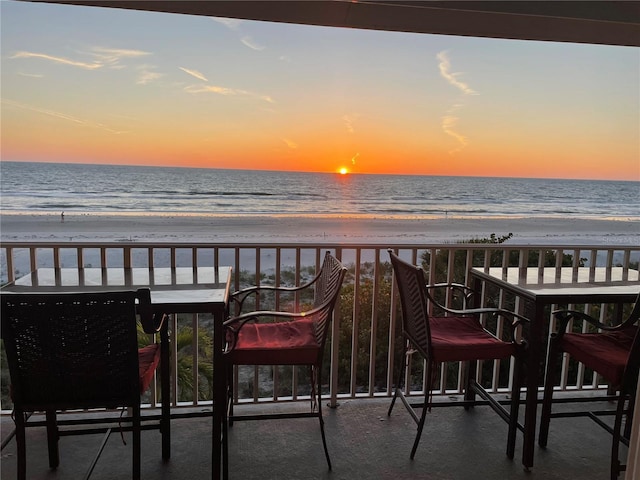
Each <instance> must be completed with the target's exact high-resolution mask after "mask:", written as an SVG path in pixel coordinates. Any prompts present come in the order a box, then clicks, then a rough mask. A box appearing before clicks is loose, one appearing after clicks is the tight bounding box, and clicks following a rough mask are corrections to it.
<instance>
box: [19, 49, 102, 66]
mask: <svg viewBox="0 0 640 480" xmlns="http://www.w3.org/2000/svg"><path fill="white" fill-rule="evenodd" d="M9 58H11V59H14V58H41V59H43V60H48V61H50V62H54V63H60V64H62V65H69V66H72V67H78V68H84V69H85V70H96V69H98V68H102V67H103V66H104V64H103V63H100V62H94V63H87V62H78V61H75V60H70V59H68V58H64V57H56V56H53V55H47V54H46V53H35V52H17V53H16V54H14V55H12V56H11V57H9Z"/></svg>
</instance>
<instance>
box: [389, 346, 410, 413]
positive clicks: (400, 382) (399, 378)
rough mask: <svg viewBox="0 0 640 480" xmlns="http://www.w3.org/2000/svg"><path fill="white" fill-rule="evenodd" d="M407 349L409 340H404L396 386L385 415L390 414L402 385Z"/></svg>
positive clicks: (407, 359)
mask: <svg viewBox="0 0 640 480" xmlns="http://www.w3.org/2000/svg"><path fill="white" fill-rule="evenodd" d="M408 349H409V340H407V341H406V343H405V346H404V352H402V364H401V365H400V374H399V375H398V380H397V382H396V388H395V389H394V391H393V398H392V399H391V405H389V410H388V411H387V417H390V416H391V412H392V411H393V406H394V405H395V404H396V399H397V398H398V393H399V392H400V389H401V388H402V386H403V381H402V379H403V378H404V372H405V371H406V368H408V367H407V364H408V363H409V355H407V351H408Z"/></svg>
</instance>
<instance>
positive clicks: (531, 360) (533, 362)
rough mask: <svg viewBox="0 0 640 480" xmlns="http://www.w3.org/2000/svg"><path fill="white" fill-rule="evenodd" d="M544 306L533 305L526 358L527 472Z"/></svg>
mask: <svg viewBox="0 0 640 480" xmlns="http://www.w3.org/2000/svg"><path fill="white" fill-rule="evenodd" d="M543 326H544V305H539V304H538V303H536V304H535V308H534V315H533V318H532V319H531V325H530V327H529V339H528V342H529V345H528V348H527V350H528V351H527V358H526V376H527V378H526V385H527V388H526V390H527V394H526V400H525V413H524V442H523V447H522V465H524V467H525V468H526V469H527V470H528V469H529V468H531V467H533V454H534V451H535V439H536V414H537V408H538V375H539V366H540V359H541V350H542V344H543V342H542V335H543V332H544V328H543Z"/></svg>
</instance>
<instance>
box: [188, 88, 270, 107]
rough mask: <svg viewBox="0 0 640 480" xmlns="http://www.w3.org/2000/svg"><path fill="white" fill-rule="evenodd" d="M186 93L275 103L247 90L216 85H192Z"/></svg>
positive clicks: (265, 96) (268, 97)
mask: <svg viewBox="0 0 640 480" xmlns="http://www.w3.org/2000/svg"><path fill="white" fill-rule="evenodd" d="M185 91H186V92H188V93H215V94H218V95H225V96H244V97H253V98H257V99H260V100H263V101H265V102H268V103H275V101H274V100H273V98H271V97H270V96H268V95H260V94H258V93H253V92H249V91H247V90H240V89H236V88H228V87H219V86H216V85H190V86H188V87H185Z"/></svg>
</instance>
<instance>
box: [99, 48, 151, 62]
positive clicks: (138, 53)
mask: <svg viewBox="0 0 640 480" xmlns="http://www.w3.org/2000/svg"><path fill="white" fill-rule="evenodd" d="M92 52H93V53H92V55H94V56H95V57H96V58H97V59H98V61H99V63H102V64H104V65H108V66H117V65H118V64H119V63H120V61H121V60H122V59H125V58H139V57H145V56H147V55H151V52H145V51H142V50H129V49H122V48H104V47H94V48H93V49H92Z"/></svg>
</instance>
